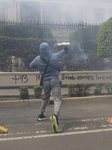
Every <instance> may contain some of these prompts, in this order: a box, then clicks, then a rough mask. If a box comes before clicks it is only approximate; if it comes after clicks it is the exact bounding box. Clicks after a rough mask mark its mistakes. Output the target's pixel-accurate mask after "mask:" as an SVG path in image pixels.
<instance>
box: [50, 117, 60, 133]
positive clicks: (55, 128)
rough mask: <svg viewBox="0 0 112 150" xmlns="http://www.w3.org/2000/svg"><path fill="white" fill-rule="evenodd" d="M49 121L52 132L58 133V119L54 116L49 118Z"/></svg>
mask: <svg viewBox="0 0 112 150" xmlns="http://www.w3.org/2000/svg"><path fill="white" fill-rule="evenodd" d="M50 121H51V123H52V130H53V131H54V132H58V125H59V123H58V117H57V116H55V115H53V116H51V117H50Z"/></svg>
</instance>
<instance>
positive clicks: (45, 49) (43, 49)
mask: <svg viewBox="0 0 112 150" xmlns="http://www.w3.org/2000/svg"><path fill="white" fill-rule="evenodd" d="M50 53H51V52H50V47H49V44H48V43H46V42H43V43H41V44H40V54H41V55H42V56H43V57H44V58H46V59H47V58H48V57H49V55H50Z"/></svg>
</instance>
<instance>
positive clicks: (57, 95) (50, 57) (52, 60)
mask: <svg viewBox="0 0 112 150" xmlns="http://www.w3.org/2000/svg"><path fill="white" fill-rule="evenodd" d="M39 50H40V54H41V55H40V56H37V57H36V58H35V59H34V60H33V61H32V62H31V63H30V68H38V70H39V72H40V74H41V76H43V74H44V71H45V69H46V66H47V63H48V62H49V64H48V67H47V70H46V73H45V75H44V78H43V91H44V98H43V99H42V103H41V107H40V114H39V116H38V120H39V121H42V120H45V119H47V118H46V116H45V115H44V112H45V109H46V106H47V103H48V101H49V98H50V94H51V91H52V95H53V98H54V115H53V116H51V117H50V121H51V122H52V129H53V131H55V132H57V131H58V125H59V123H58V116H59V114H60V110H61V105H62V98H61V84H60V80H59V70H58V68H59V66H58V62H59V59H60V58H61V57H62V56H64V55H65V54H67V53H68V47H67V46H64V48H63V50H61V51H59V52H57V53H51V52H50V47H49V44H48V43H45V42H43V43H41V44H40V49H39ZM41 57H42V58H43V59H44V60H45V61H46V62H47V63H45V62H44V61H43V60H42V58H41Z"/></svg>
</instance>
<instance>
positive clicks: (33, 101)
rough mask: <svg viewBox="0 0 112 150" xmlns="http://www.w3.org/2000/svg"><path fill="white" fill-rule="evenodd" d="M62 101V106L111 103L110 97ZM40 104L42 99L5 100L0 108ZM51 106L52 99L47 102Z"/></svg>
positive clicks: (0, 103)
mask: <svg viewBox="0 0 112 150" xmlns="http://www.w3.org/2000/svg"><path fill="white" fill-rule="evenodd" d="M62 100H63V104H66V103H86V102H102V101H111V100H112V95H103V96H88V97H72V98H62ZM41 102H42V99H25V100H6V101H0V107H12V106H13V107H14V106H33V105H40V104H41ZM51 104H54V100H53V98H52V99H50V100H49V102H48V105H51Z"/></svg>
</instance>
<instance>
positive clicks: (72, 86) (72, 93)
mask: <svg viewBox="0 0 112 150" xmlns="http://www.w3.org/2000/svg"><path fill="white" fill-rule="evenodd" d="M67 87H68V94H69V96H71V97H72V96H75V84H73V83H70V84H68V85H67Z"/></svg>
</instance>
